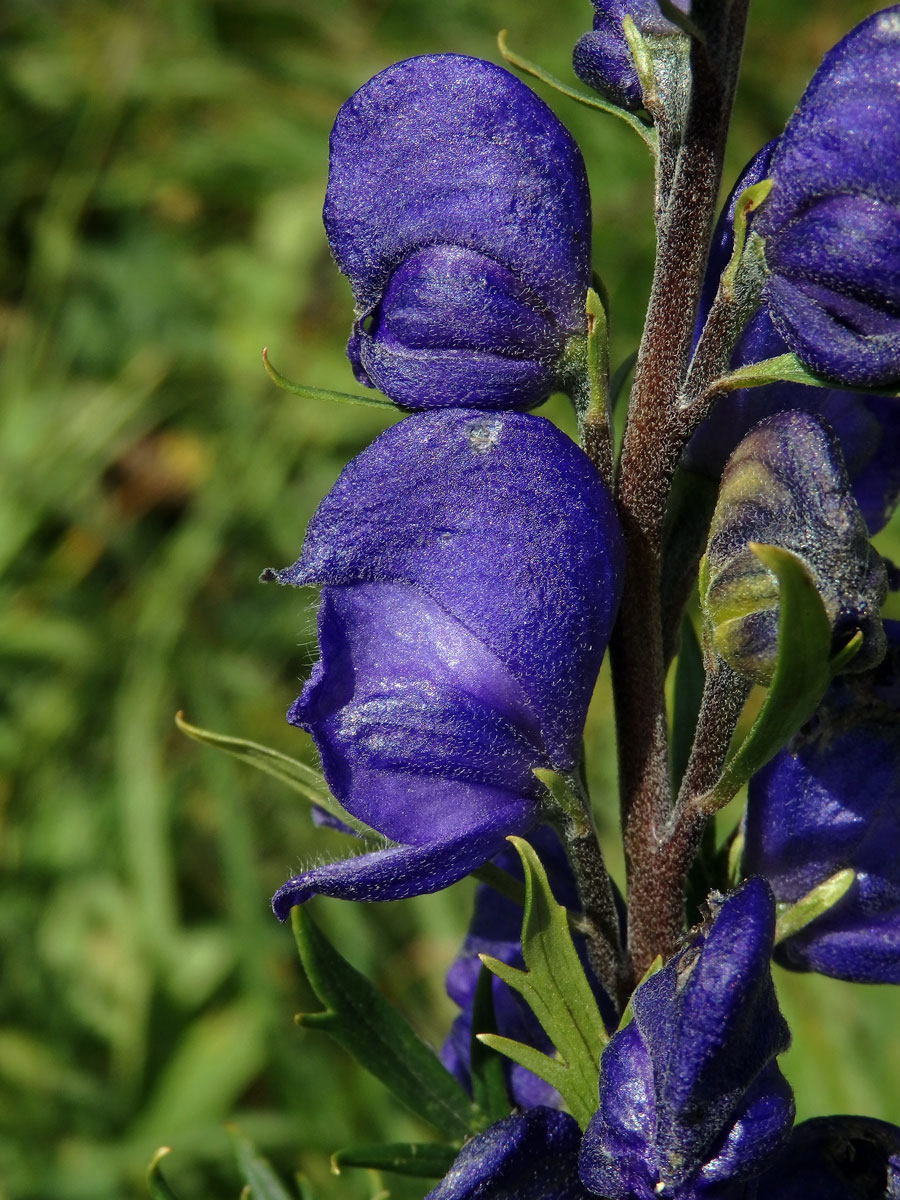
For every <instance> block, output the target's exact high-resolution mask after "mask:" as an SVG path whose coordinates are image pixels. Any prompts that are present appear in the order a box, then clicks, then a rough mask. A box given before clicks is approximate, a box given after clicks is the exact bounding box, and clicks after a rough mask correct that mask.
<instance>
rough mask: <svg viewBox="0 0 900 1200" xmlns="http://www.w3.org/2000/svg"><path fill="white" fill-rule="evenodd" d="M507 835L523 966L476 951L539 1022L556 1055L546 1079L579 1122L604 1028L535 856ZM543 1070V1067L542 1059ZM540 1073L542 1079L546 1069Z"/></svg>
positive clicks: (591, 1094)
mask: <svg viewBox="0 0 900 1200" xmlns="http://www.w3.org/2000/svg"><path fill="white" fill-rule="evenodd" d="M509 840H510V841H511V842H512V844H513V845H514V846H515V848H516V850H517V851H518V853H519V857H520V858H521V859H522V866H523V869H524V872H525V909H524V913H523V919H522V956H523V958H524V960H525V967H526V969H525V971H519V970H517V969H516V968H514V967H510V966H508V965H507V964H506V963H501V962H499V961H498V960H497V959H492V958H489V957H487V956H482V962H483V963H484V964H485V966H486V967H487V968H488V969H489V970H490V971H492V972H493V973H494V974H495V975H497V976H498V977H499V978H500V979H501V980H503V982H504V983H506V984H507V985H508V986H509V987H512V988H514V989H515V990H516V991H518V992H519V993H520V994H521V995H522V996H523V997H524V999H525V1001H526V1002H527V1003H528V1005H529V1007H530V1008H531V1009H532V1011H533V1012H534V1014H535V1016H536V1017H537V1019H538V1021H540V1023H541V1025H542V1026H543V1028H544V1030H545V1032H546V1033H547V1035H548V1037H549V1038H550V1040H551V1042H552V1043H553V1045H554V1046H555V1047H556V1050H557V1054H558V1056H559V1057H558V1059H556V1060H553V1059H550V1060H548V1061H549V1062H551V1063H554V1066H553V1067H552V1068H549V1069H550V1070H551V1073H552V1074H553V1077H554V1078H553V1080H552V1081H551V1080H548V1082H553V1086H554V1087H556V1088H557V1089H558V1090H559V1092H560V1094H561V1095H562V1097H563V1099H564V1100H565V1102H566V1104H567V1105H568V1106H569V1109H570V1111H571V1112H572V1115H573V1116H574V1117H575V1118H576V1120H578V1121H579V1122H580V1123H584V1121H586V1120H588V1119H590V1116H591V1114H592V1113H593V1111H594V1109H595V1108H596V1106H597V1080H598V1077H599V1062H600V1054H601V1053H602V1051H603V1047H604V1046H605V1045H606V1042H607V1040H608V1038H607V1034H606V1030H605V1028H604V1026H603V1020H602V1018H601V1016H600V1013H599V1010H598V1008H597V1002H596V1000H595V999H594V994H593V992H592V990H591V986H590V984H589V983H588V981H587V979H586V977H585V974H584V969H583V967H582V965H581V960H580V959H579V957H578V952H577V950H576V949H575V945H574V943H573V941H572V935H571V933H570V931H569V922H568V918H567V913H566V910H565V909H564V908H563V907H562V905H560V904H558V903H557V902H556V900H555V898H554V896H553V893H552V891H551V890H550V884H549V883H548V881H547V874H546V872H545V871H544V868H543V866H542V865H541V861H540V859H539V858H538V856H537V854H536V852H535V850H534V848H533V847H532V846H531V844H530V843H529V842H526V841H525V840H524V839H522V838H515V837H513V838H510V839H509ZM481 1040H482V1041H484V1043H485V1044H486V1045H488V1046H495V1047H497V1048H499V1049H502V1051H503V1053H504V1054H507V1055H508V1057H513V1055H512V1054H511V1052H510V1050H509V1047H508V1046H500V1045H499V1044H498V1042H497V1041H496V1039H493V1038H491V1039H488V1038H482V1039H481ZM505 1040H506V1039H501V1041H505ZM513 1044H514V1045H515V1046H518V1045H519V1044H518V1043H513ZM527 1049H528V1048H527V1047H526V1050H527ZM516 1053H517V1054H519V1057H518V1058H514V1061H516V1062H521V1054H522V1051H521V1050H517V1051H516ZM533 1053H534V1054H537V1053H538V1052H537V1051H534V1052H533ZM529 1055H531V1052H530V1051H529ZM546 1057H547V1056H546V1055H541V1056H540V1058H541V1059H544V1058H546ZM535 1061H539V1060H535ZM523 1065H526V1064H523ZM543 1069H544V1070H545V1071H546V1070H547V1069H548V1068H547V1067H546V1064H545V1065H544V1068H543ZM536 1073H538V1074H540V1072H536ZM541 1078H547V1076H546V1074H542V1075H541ZM557 1081H558V1082H557Z"/></svg>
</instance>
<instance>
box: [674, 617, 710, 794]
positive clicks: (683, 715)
mask: <svg viewBox="0 0 900 1200" xmlns="http://www.w3.org/2000/svg"><path fill="white" fill-rule="evenodd" d="M705 678H706V672H705V671H704V669H703V653H702V651H701V650H700V643H699V641H698V640H697V634H696V632H695V631H694V623H693V621H692V620H691V619H690V617H688V616H685V617H684V619H683V620H682V622H681V646H680V647H679V650H678V662H677V664H676V666H675V696H674V703H673V707H672V783H673V789H674V792H675V794H676V795H677V794H678V788H679V786H680V784H681V780H682V778H683V777H684V772H685V769H686V768H687V764H688V759H689V758H690V756H691V749H692V747H693V745H694V734H695V733H696V730H697V717H698V716H699V714H700V702H701V700H702V699H703V682H704V680H705Z"/></svg>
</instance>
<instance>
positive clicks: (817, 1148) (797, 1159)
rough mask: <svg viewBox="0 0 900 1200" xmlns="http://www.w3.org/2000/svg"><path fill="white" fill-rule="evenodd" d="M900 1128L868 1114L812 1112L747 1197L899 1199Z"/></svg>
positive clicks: (758, 1199)
mask: <svg viewBox="0 0 900 1200" xmlns="http://www.w3.org/2000/svg"><path fill="white" fill-rule="evenodd" d="M898 1196H900V1129H898V1128H897V1126H896V1125H889V1124H888V1123H887V1122H886V1121H876V1120H874V1119H873V1118H871V1117H816V1118H815V1119H814V1120H812V1121H804V1122H803V1124H802V1125H798V1126H797V1128H796V1129H795V1130H794V1132H793V1134H792V1135H791V1139H790V1141H789V1142H788V1144H787V1146H786V1147H785V1149H784V1151H783V1153H782V1154H781V1155H780V1156H779V1157H778V1159H777V1161H776V1162H775V1163H774V1164H773V1166H772V1167H771V1168H770V1170H768V1171H766V1172H765V1174H764V1175H761V1176H760V1177H759V1179H758V1180H755V1181H754V1182H753V1184H752V1185H751V1187H750V1188H749V1189H748V1192H747V1195H746V1198H745V1200H897V1197H898Z"/></svg>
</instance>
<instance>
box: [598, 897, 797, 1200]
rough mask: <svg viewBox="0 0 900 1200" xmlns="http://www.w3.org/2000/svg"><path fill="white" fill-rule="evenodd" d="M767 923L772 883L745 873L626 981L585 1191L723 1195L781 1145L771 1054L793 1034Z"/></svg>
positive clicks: (783, 1109)
mask: <svg viewBox="0 0 900 1200" xmlns="http://www.w3.org/2000/svg"><path fill="white" fill-rule="evenodd" d="M774 927H775V905H774V901H773V899H772V894H771V892H770V891H769V889H768V887H767V886H766V884H765V883H764V882H763V880H761V879H751V880H749V881H748V882H747V883H745V884H744V885H743V886H742V887H741V888H739V889H738V890H737V891H736V892H734V893H733V894H732V895H730V896H729V897H728V898H727V899H726V900H725V901H724V902H723V903H721V906H720V908H719V911H718V913H717V915H716V917H715V919H714V920H713V921H712V924H711V925H710V927H709V928H708V929H707V930H705V931H704V932H702V933H701V934H700V936H699V937H698V938H697V939H696V941H695V942H694V944H693V945H691V946H690V947H688V949H686V950H684V951H682V952H681V953H680V954H678V955H676V957H675V958H673V959H672V960H671V961H670V962H669V963H668V964H667V965H666V966H665V967H664V968H663V969H662V970H661V971H659V972H658V973H657V974H656V975H653V976H651V978H650V979H648V980H647V981H646V982H645V983H643V984H642V985H641V986H640V987H639V988H638V989H637V991H636V992H635V993H634V995H633V996H632V1000H631V1004H632V1010H633V1013H634V1019H633V1020H632V1021H631V1022H630V1023H629V1024H628V1025H626V1026H625V1028H624V1029H622V1030H621V1031H620V1032H619V1033H617V1034H615V1036H614V1037H613V1038H612V1039H611V1040H610V1042H609V1044H608V1046H607V1047H606V1049H605V1050H604V1051H603V1055H602V1057H601V1059H600V1106H599V1108H598V1110H597V1112H596V1114H595V1115H594V1117H593V1118H592V1120H591V1123H590V1125H589V1126H588V1128H587V1132H586V1133H585V1136H584V1142H583V1145H582V1151H581V1162H580V1172H581V1179H582V1182H583V1183H584V1184H585V1186H586V1187H587V1188H588V1190H589V1191H590V1192H593V1193H595V1194H596V1195H599V1196H604V1197H606V1198H607V1200H634V1198H635V1197H638V1196H640V1197H644V1196H646V1197H650V1196H654V1195H655V1196H664V1197H669V1198H670V1200H694V1198H697V1200H699V1198H700V1197H703V1196H706V1195H710V1196H712V1195H720V1194H721V1195H722V1196H725V1195H729V1196H730V1195H731V1194H732V1193H731V1191H730V1190H727V1189H728V1187H729V1185H733V1184H735V1183H737V1182H738V1181H741V1180H744V1179H747V1178H749V1177H752V1176H753V1175H755V1174H756V1173H758V1172H759V1171H760V1170H761V1169H762V1168H763V1167H764V1166H766V1165H767V1164H768V1162H769V1160H770V1158H771V1156H772V1155H773V1153H774V1152H776V1151H777V1150H778V1149H779V1147H780V1146H781V1144H782V1143H783V1141H784V1140H785V1138H786V1137H787V1135H788V1133H789V1132H790V1128H791V1125H792V1123H793V1119H794V1104H793V1097H792V1095H791V1089H790V1087H789V1086H788V1083H787V1081H786V1080H785V1078H784V1076H783V1075H782V1074H781V1071H780V1070H779V1068H778V1066H777V1064H776V1063H775V1056H776V1055H778V1054H780V1053H781V1052H782V1051H784V1050H786V1049H787V1047H788V1044H789V1041H790V1035H789V1034H788V1029H787V1026H786V1024H785V1022H784V1019H783V1017H782V1016H781V1013H780V1012H779V1011H778V1003H777V1001H776V999H775V990H774V987H773V986H772V976H771V971H770V966H769V960H770V957H771V953H772V941H773V937H774ZM719 1188H721V1189H722V1191H721V1192H719V1191H718V1189H719ZM739 1194H740V1192H735V1195H739Z"/></svg>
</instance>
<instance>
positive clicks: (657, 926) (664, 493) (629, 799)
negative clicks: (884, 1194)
mask: <svg viewBox="0 0 900 1200" xmlns="http://www.w3.org/2000/svg"><path fill="white" fill-rule="evenodd" d="M748 5H749V0H733V2H732V3H731V4H730V5H729V4H727V3H723V0H697V2H696V3H695V5H694V7H695V8H698V9H699V10H700V11H699V12H698V14H697V17H696V19H697V20H698V23H699V24H700V25H701V27H702V28H703V29H704V31H705V32H706V35H707V41H706V48H705V49H704V48H703V47H700V46H697V45H695V46H694V47H693V49H692V56H691V59H692V87H691V97H690V101H689V109H688V113H687V118H686V120H685V122H684V123H683V125H682V126H681V128H682V129H683V133H681V134H680V135H679V137H678V139H677V143H676V144H673V143H672V142H671V141H670V140H669V139H667V138H666V137H665V136H661V137H660V163H659V168H658V178H659V179H660V180H664V181H665V185H664V187H663V188H662V189H661V192H662V194H660V195H659V196H658V200H657V213H658V217H657V239H658V250H657V260H656V269H655V272H654V278H653V285H652V289H651V294H650V303H649V306H648V311H647V323H646V325H645V328H644V337H643V340H642V343H641V349H640V353H639V356H638V362H637V367H636V371H635V380H634V386H633V388H632V393H631V400H630V404H629V411H628V423H627V426H626V433H625V441H624V445H623V449H622V456H621V460H620V464H619V474H618V480H617V490H616V495H617V501H618V505H619V512H620V516H621V519H622V525H623V529H624V533H625V540H626V562H627V566H626V572H625V581H624V590H623V596H622V606H621V609H620V614H619V619H618V622H617V625H616V629H615V633H614V635H613V640H612V644H611V647H610V655H611V662H612V671H613V688H614V696H615V707H616V723H617V729H618V738H619V776H620V788H621V802H622V825H623V836H624V843H625V860H626V868H627V873H628V928H629V937H628V940H629V951H630V959H631V975H632V982H633V983H635V982H636V981H637V980H638V979H640V977H641V976H642V975H643V974H644V972H645V971H646V970H647V968H648V967H649V965H650V963H651V962H652V961H653V959H654V958H655V956H656V955H657V954H662V955H663V956H664V957H668V956H669V955H671V954H672V953H673V952H674V951H675V950H676V949H677V946H678V943H679V940H680V938H681V936H682V934H683V931H684V916H683V908H684V887H683V876H682V871H681V869H680V867H681V864H678V863H676V862H675V861H674V860H673V857H672V856H671V855H667V854H666V847H665V844H664V842H663V836H664V830H665V828H666V826H667V824H668V821H669V818H670V815H671V810H672V792H671V782H670V769H669V752H668V728H667V715H666V705H665V692H664V688H665V675H666V663H665V656H664V653H663V633H662V605H661V597H660V583H661V555H662V534H663V521H664V518H665V512H666V503H667V499H668V495H669V490H670V488H671V485H672V479H673V476H674V473H675V469H676V467H677V465H678V459H679V457H680V454H681V451H682V449H683V445H684V440H685V437H686V431H685V429H684V428H683V421H682V419H681V418H680V416H679V413H678V403H677V402H678V396H679V393H680V391H681V387H682V384H683V382H684V379H685V376H686V373H687V367H688V363H689V360H690V351H691V342H692V336H693V328H694V321H695V317H696V311H697V304H698V301H699V296H700V290H701V287H702V283H703V275H704V269H705V265H706V259H707V254H708V249H709V242H710V236H711V233H712V227H713V221H714V218H715V211H716V203H717V199H718V192H719V183H720V179H721V173H722V161H723V157H724V149H725V139H726V136H727V131H728V120H729V116H730V112H731V105H732V100H733V95H734V87H735V82H736V79H737V69H738V64H739V60H740V52H741V47H742V43H743V34H744V27H745V25H746V19H747V9H748ZM660 132H661V135H662V134H663V131H662V130H661V131H660ZM669 181H671V182H669Z"/></svg>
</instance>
